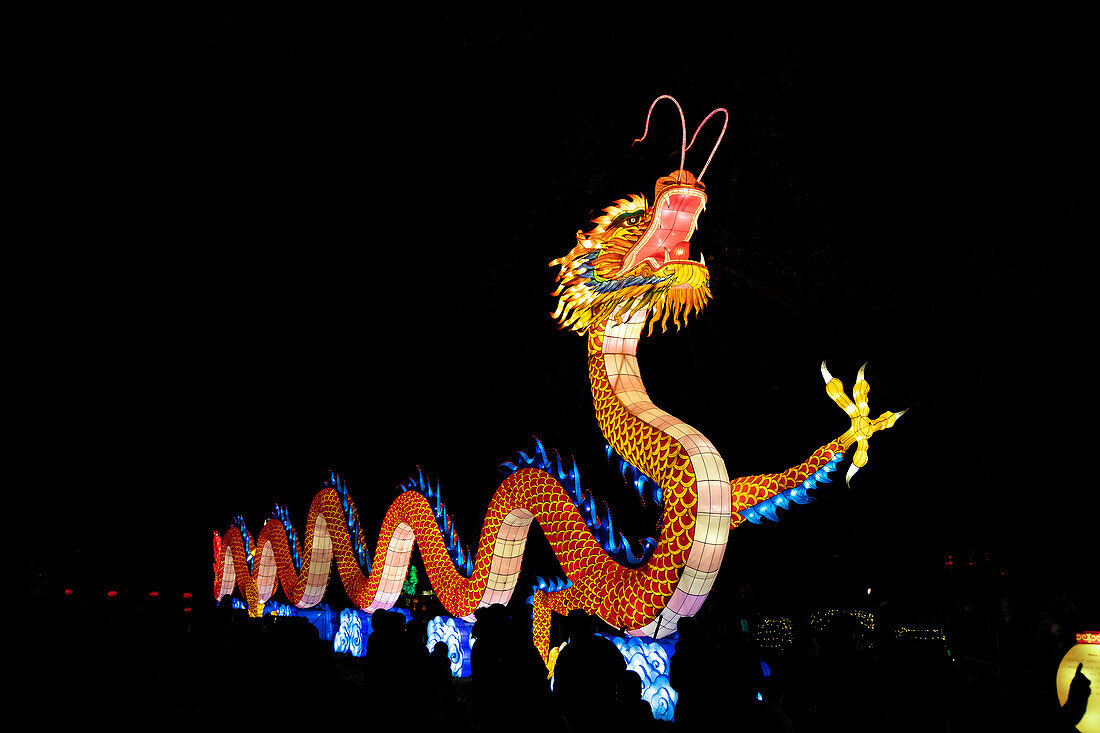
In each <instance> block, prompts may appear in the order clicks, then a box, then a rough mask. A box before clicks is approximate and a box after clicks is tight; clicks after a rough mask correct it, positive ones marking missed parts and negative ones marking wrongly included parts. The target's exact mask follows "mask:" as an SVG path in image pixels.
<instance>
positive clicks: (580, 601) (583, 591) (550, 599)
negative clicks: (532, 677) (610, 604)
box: [532, 580, 597, 673]
mask: <svg viewBox="0 0 1100 733" xmlns="http://www.w3.org/2000/svg"><path fill="white" fill-rule="evenodd" d="M589 585H592V584H591V583H585V581H584V580H581V581H580V583H579V584H577V585H574V586H572V587H569V588H565V589H563V590H555V591H544V590H536V591H535V595H534V599H533V601H534V607H533V610H532V617H533V618H532V621H533V626H534V628H533V632H534V633H533V639H534V642H535V647H536V648H537V649H538V650H539V655H540V656H541V657H542V661H543V662H544V663H545V664H546V667H547V669H548V670H549V671H550V672H551V673H553V671H554V659H552V658H551V656H550V616H551V613H557V614H559V615H562V616H568V615H569V612H570V611H572V610H574V609H578V608H579V609H581V610H583V611H585V612H587V613H589V614H593V615H595V614H596V613H597V609H596V608H593V607H591V606H592V593H591V588H589V587H588V586H589Z"/></svg>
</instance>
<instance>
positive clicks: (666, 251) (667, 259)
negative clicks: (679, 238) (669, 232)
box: [664, 249, 672, 262]
mask: <svg viewBox="0 0 1100 733" xmlns="http://www.w3.org/2000/svg"><path fill="white" fill-rule="evenodd" d="M664 253H665V262H668V261H669V260H671V259H672V255H670V254H669V253H668V250H667V249H666V250H664Z"/></svg>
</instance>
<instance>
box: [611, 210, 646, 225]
mask: <svg viewBox="0 0 1100 733" xmlns="http://www.w3.org/2000/svg"><path fill="white" fill-rule="evenodd" d="M644 217H645V214H643V213H642V212H640V211H636V212H627V213H626V214H620V215H619V216H618V217H616V218H615V221H614V222H612V226H616V227H623V226H626V227H632V226H635V225H636V224H638V223H639V222H640V221H641V220H642V219H643V218H644Z"/></svg>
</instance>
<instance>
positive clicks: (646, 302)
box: [213, 97, 900, 660]
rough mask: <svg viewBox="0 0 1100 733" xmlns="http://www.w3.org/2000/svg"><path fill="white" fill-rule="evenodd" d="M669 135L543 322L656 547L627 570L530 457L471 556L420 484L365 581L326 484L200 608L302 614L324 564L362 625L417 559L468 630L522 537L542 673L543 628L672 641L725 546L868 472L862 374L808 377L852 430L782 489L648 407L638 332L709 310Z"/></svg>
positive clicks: (624, 556) (241, 557) (631, 554)
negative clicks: (558, 332) (549, 324)
mask: <svg viewBox="0 0 1100 733" xmlns="http://www.w3.org/2000/svg"><path fill="white" fill-rule="evenodd" d="M663 98H668V99H671V97H660V98H658V100H656V101H655V102H654V105H656V103H657V101H660V99H663ZM672 101H673V102H675V100H672ZM677 107H679V105H678V104H677ZM652 110H653V107H651V108H650V113H652ZM718 111H721V112H723V113H724V112H725V110H715V112H718ZM715 112H712V113H711V115H713V114H715ZM711 115H708V117H707V119H709V118H710V116H711ZM682 119H683V116H682V113H681V120H682ZM706 121H707V120H706V119H705V120H704V121H703V124H705V123H706ZM646 127H647V130H648V118H647V123H646ZM702 127H703V125H702V124H701V125H700V129H701V128H702ZM724 131H725V128H724V127H723V133H724ZM698 132H699V130H698V129H697V130H696V135H698ZM684 133H685V134H684V143H685V145H683V146H682V148H681V165H680V169H679V170H676V171H673V172H672V173H671V174H670V175H668V176H665V177H663V178H660V179H658V181H657V184H656V187H655V191H654V198H653V202H652V203H651V204H650V203H647V201H646V200H645V198H644V197H643V196H640V195H637V196H631V197H629V198H626V199H621V200H618V201H615V202H614V203H613V204H612V205H611V206H608V207H607V208H606V209H604V214H603V215H602V216H600V217H598V218H597V219H595V220H594V223H595V224H596V226H595V228H593V229H591V230H590V231H588V232H580V231H578V232H577V244H576V246H575V247H574V248H573V249H572V250H571V251H570V252H569V253H568V254H566V255H565V256H564V257H561V258H559V259H556V260H554V261H552V262H551V263H550V264H551V266H558V267H559V272H558V275H557V280H558V283H559V288H558V290H557V291H556V292H555V296H558V297H559V303H558V308H557V311H556V312H555V314H554V316H555V318H556V319H557V320H558V322H559V324H560V325H561V326H562V327H564V328H569V329H571V330H573V331H576V332H578V333H581V334H583V335H586V336H587V339H588V375H589V380H590V383H591V387H592V399H593V404H594V406H595V409H596V414H597V417H598V421H599V425H600V429H601V431H602V432H603V435H604V437H605V439H606V440H607V443H608V446H609V451H612V450H613V451H614V452H615V453H617V454H618V456H619V457H620V459H621V461H622V466H623V472H624V476H626V475H627V471H629V472H630V477H631V479H632V480H633V481H634V483H635V485H636V486H637V487H638V490H639V492H640V493H644V492H647V491H648V492H649V493H650V495H651V496H652V498H653V499H655V500H656V501H657V502H658V503H659V504H660V505H661V507H662V509H661V511H662V517H661V524H660V527H661V528H660V532H659V534H658V536H657V537H656V538H646V539H645V540H643V541H642V548H641V550H640V551H639V552H635V550H634V546H633V545H632V543H631V542H630V541H629V540H628V539H627V538H625V537H623V536H622V535H621V534H620V535H617V536H616V534H615V532H614V530H613V528H612V522H611V517H610V514H609V513H607V512H606V511H605V512H602V513H601V512H600V511H599V510H598V508H597V506H596V502H595V501H594V499H593V497H592V496H591V495H590V494H588V493H587V492H586V491H585V490H584V489H583V488H581V486H580V485H579V477H578V475H577V471H576V467H575V465H574V466H571V467H566V466H565V465H563V463H562V460H561V458H560V456H557V455H556V454H555V456H554V457H553V458H551V457H550V456H549V455H548V454H547V453H546V451H545V449H544V448H543V447H542V445H541V443H539V444H537V448H536V451H535V453H534V455H532V456H528V455H526V454H524V453H520V454H519V456H518V458H517V459H516V461H515V462H511V463H507V464H505V467H506V469H507V471H508V475H507V476H506V478H505V479H504V481H503V482H502V483H501V484H500V486H499V487H498V488H497V490H496V492H495V493H494V494H493V497H492V500H491V501H490V503H489V507H488V511H487V512H486V516H485V519H484V521H483V523H482V527H481V534H480V536H479V538H478V541H477V545H476V549H475V551H474V552H473V553H468V552H467V551H466V550H465V549H464V546H463V545H462V543H461V541H460V540H459V538H458V536H457V533H456V532H455V528H454V524H453V522H452V521H451V518H450V516H449V515H448V514H447V511H446V507H445V506H444V504H443V502H442V500H441V499H440V497H439V493H438V488H433V487H432V486H431V485H430V484H429V483H428V482H427V481H425V480H424V478H423V476H422V475H419V474H418V476H417V477H416V478H413V479H410V481H409V482H408V484H407V485H403V486H402V487H401V493H400V494H399V495H398V496H397V498H396V499H395V500H394V502H393V503H392V504H391V505H390V507H389V509H388V510H387V512H386V514H385V518H384V520H383V522H382V527H381V530H380V532H379V537H378V541H377V544H376V546H375V551H374V554H373V558H374V561H373V563H372V561H371V557H370V556H369V555H368V554H367V553H366V552H365V550H364V547H363V544H364V543H363V538H362V531H361V529H360V525H359V519H358V513H357V510H356V507H355V504H354V502H353V501H352V500H351V497H350V496H349V495H348V492H347V489H346V487H345V486H344V484H343V482H342V481H341V479H340V478H339V477H337V476H335V475H334V476H333V480H332V481H331V482H330V483H327V484H326V485H325V487H324V488H323V489H322V490H321V491H320V492H319V493H318V494H317V495H316V496H315V497H314V499H313V502H312V504H311V506H310V509H309V515H308V518H307V520H306V524H305V527H306V532H305V535H304V542H300V541H299V539H298V537H297V532H296V530H295V529H294V527H293V525H292V524H291V523H290V521H289V517H288V515H287V513H286V511H285V510H284V509H283V508H281V507H276V512H275V514H274V515H273V517H272V518H271V519H269V520H268V521H267V522H266V523H265V524H264V527H263V529H262V530H261V531H260V533H259V535H258V536H257V537H256V538H255V539H253V538H252V536H251V535H250V534H249V532H248V530H247V528H246V527H245V525H244V521H243V519H240V518H237V519H236V520H234V523H233V525H232V526H230V527H229V528H228V529H227V530H226V532H225V533H224V534H221V535H219V534H217V533H215V537H214V546H215V561H214V588H213V590H214V596H215V599H221V598H222V597H224V596H225V595H229V594H231V593H232V592H233V588H234V586H236V587H238V588H239V589H240V591H241V593H242V595H243V596H244V598H245V600H246V602H247V604H248V608H249V612H250V613H251V614H252V615H260V614H262V612H263V606H264V604H265V603H266V602H267V601H268V600H269V599H270V598H271V596H272V595H273V594H274V593H275V591H276V590H277V588H278V587H279V586H280V585H281V586H282V588H283V592H284V594H285V595H286V597H287V600H288V601H289V602H290V603H291V604H292V605H294V606H297V607H299V608H309V607H311V606H314V605H316V604H318V603H319V602H320V601H321V599H322V597H323V596H324V594H325V590H326V587H327V583H328V579H329V576H330V569H331V564H332V562H333V561H334V560H335V563H336V568H337V571H338V573H339V576H340V580H341V582H342V583H343V586H344V589H345V590H346V592H347V595H348V598H349V599H351V601H352V602H353V603H354V604H355V605H356V606H358V607H359V608H360V609H363V610H364V611H366V612H372V611H374V610H377V609H383V608H390V607H392V606H393V604H394V603H395V602H396V601H397V599H398V598H399V596H400V593H401V589H402V585H403V583H404V579H405V576H406V573H407V570H408V565H409V562H410V556H411V552H412V547H413V543H414V542H415V543H416V544H417V546H418V547H419V550H420V555H421V557H422V559H423V562H424V566H425V570H426V571H427V575H428V579H429V582H430V583H431V586H432V588H433V590H434V592H435V594H436V596H437V597H438V598H439V600H440V602H441V603H442V604H443V606H444V607H445V608H446V609H447V611H448V612H449V613H450V614H452V615H453V616H455V617H460V618H464V619H467V620H470V619H472V616H473V613H474V611H475V610H476V609H477V608H479V607H482V606H487V605H491V604H494V603H507V602H508V601H509V600H510V599H511V596H512V594H513V592H514V590H515V588H516V584H517V581H518V578H519V574H520V569H521V564H522V559H523V553H524V549H525V546H526V542H527V532H528V528H529V527H530V524H531V522H532V521H536V522H538V523H539V525H540V527H541V528H542V530H543V533H544V534H545V536H546V539H547V541H548V542H549V544H550V547H551V548H552V549H553V551H554V553H555V554H556V556H557V558H558V561H559V563H560V565H561V568H562V570H563V572H564V574H565V576H566V578H565V579H562V580H559V581H551V582H550V583H546V582H543V583H540V587H539V588H538V589H537V590H536V591H535V593H534V595H533V598H532V602H533V623H534V640H535V644H536V646H537V647H538V649H539V651H540V653H541V654H542V656H543V659H544V660H547V659H548V655H549V639H550V617H551V612H556V613H559V614H567V613H568V612H569V611H570V610H573V609H583V610H585V611H587V612H588V613H591V614H595V615H598V616H599V617H600V618H602V619H603V620H604V621H606V622H607V623H608V624H610V625H611V626H613V627H615V628H618V629H621V630H623V631H625V632H626V633H627V634H631V635H636V636H649V637H654V638H660V637H663V636H666V635H668V634H670V633H672V632H674V631H675V629H676V626H677V622H678V620H679V619H680V618H682V617H684V616H691V615H693V614H694V613H696V612H697V611H698V610H699V608H700V606H701V605H702V603H703V601H704V600H705V599H706V597H707V594H708V593H709V592H710V590H711V587H712V586H713V584H714V580H715V577H716V576H717V573H718V570H719V568H720V566H721V563H722V558H723V555H724V553H725V549H726V541H727V538H728V535H729V531H730V530H731V529H732V528H734V527H736V526H738V525H739V524H740V523H742V522H744V521H746V520H747V521H750V522H754V523H758V522H760V521H761V520H762V519H769V520H775V519H776V509H777V508H783V509H786V508H787V507H788V506H789V504H790V503H792V502H793V503H806V502H807V501H809V500H810V496H809V495H808V493H807V492H808V491H809V490H810V489H812V488H814V487H815V486H816V483H817V482H819V481H828V474H829V473H830V472H832V471H833V470H835V468H836V465H837V463H838V462H839V461H840V460H841V458H842V456H843V454H844V452H845V451H847V450H848V449H849V447H851V446H852V445H857V450H856V452H855V455H854V457H853V461H852V465H851V468H850V469H849V471H848V478H849V479H850V478H851V476H852V475H853V474H854V473H855V471H856V470H857V469H858V468H859V467H860V466H863V465H864V464H865V463H866V461H867V440H868V438H869V437H870V436H871V434H872V433H874V432H875V431H877V430H882V429H885V428H889V427H892V426H893V424H894V422H895V421H896V420H897V418H898V417H899V416H900V414H899V415H895V414H893V413H890V412H887V413H884V414H883V415H881V416H880V417H878V418H876V419H874V420H872V419H870V418H869V417H868V411H869V408H868V403H867V395H868V391H869V386H868V384H867V382H866V381H865V380H864V378H863V370H862V369H861V370H860V373H859V376H858V378H857V381H856V385H855V388H854V391H853V396H852V398H848V396H847V395H846V394H845V392H844V389H843V386H842V385H841V383H840V381H839V380H837V379H834V378H833V377H832V376H831V375H830V374H829V373H828V371H827V370H826V368H825V365H824V364H822V374H823V376H824V377H825V381H826V391H827V394H828V395H829V397H830V398H832V399H833V401H835V402H836V403H837V404H838V405H839V406H840V407H842V408H843V409H844V410H845V412H846V413H847V414H848V416H849V417H850V419H851V426H850V427H849V428H848V430H847V431H846V432H845V433H843V434H842V435H841V436H839V437H837V438H836V439H834V440H832V441H830V442H828V443H826V444H825V445H823V446H821V447H820V448H818V449H817V450H816V451H814V453H813V454H812V455H810V456H809V457H808V458H807V459H806V460H805V461H804V462H802V463H801V464H799V465H797V466H794V467H792V468H789V469H787V470H786V471H784V472H782V473H776V474H765V475H757V476H746V477H742V478H735V479H733V480H730V478H729V476H728V475H727V471H726V465H725V462H724V461H723V459H722V456H721V455H720V454H719V452H718V450H717V449H716V448H715V447H714V445H713V444H712V443H711V442H710V440H708V439H707V438H706V436H704V435H703V434H702V433H700V432H699V431H698V430H695V429H694V428H692V427H691V426H690V425H688V424H686V423H684V422H682V421H681V420H679V419H677V418H676V417H673V416H672V415H670V414H668V413H667V412H664V411H663V410H661V409H660V408H658V407H656V406H655V405H654V404H653V403H652V401H651V400H650V399H649V396H648V395H647V393H646V389H645V385H644V384H643V382H642V378H641V374H640V371H639V368H638V361H637V357H636V350H637V345H638V340H639V338H640V337H641V335H642V332H643V330H645V328H646V327H647V325H648V328H649V332H652V329H653V328H654V326H655V325H656V324H658V323H660V325H661V328H662V329H665V328H666V327H667V325H668V322H669V320H670V319H671V321H672V322H673V324H674V325H675V326H676V327H677V328H679V327H680V326H681V325H682V324H683V323H684V322H686V318H687V317H688V316H689V315H690V314H691V313H692V312H697V311H700V310H701V309H702V308H703V307H705V305H706V303H707V302H708V300H709V299H710V296H711V293H710V279H709V271H708V269H707V267H706V264H705V262H704V260H703V258H702V256H700V258H699V260H698V261H696V260H693V259H692V258H691V256H690V246H691V245H690V239H691V236H692V234H693V233H694V232H695V229H696V226H697V221H698V218H699V215H700V213H701V212H702V211H703V208H704V206H705V203H706V192H705V191H706V189H705V187H704V185H703V184H702V181H701V179H702V173H700V175H699V179H696V177H695V176H694V175H692V174H691V173H690V172H688V171H687V170H684V166H683V156H684V154H685V153H686V150H687V149H688V148H690V145H686V127H685V128H684ZM644 137H645V135H644V134H643V139H644ZM720 141H721V136H719V142H720ZM692 143H694V138H693V139H692ZM715 148H717V144H716V145H715ZM713 154H714V151H712V152H711V155H712V156H713ZM708 164H709V160H708ZM705 170H706V166H704V168H703V172H705Z"/></svg>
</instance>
